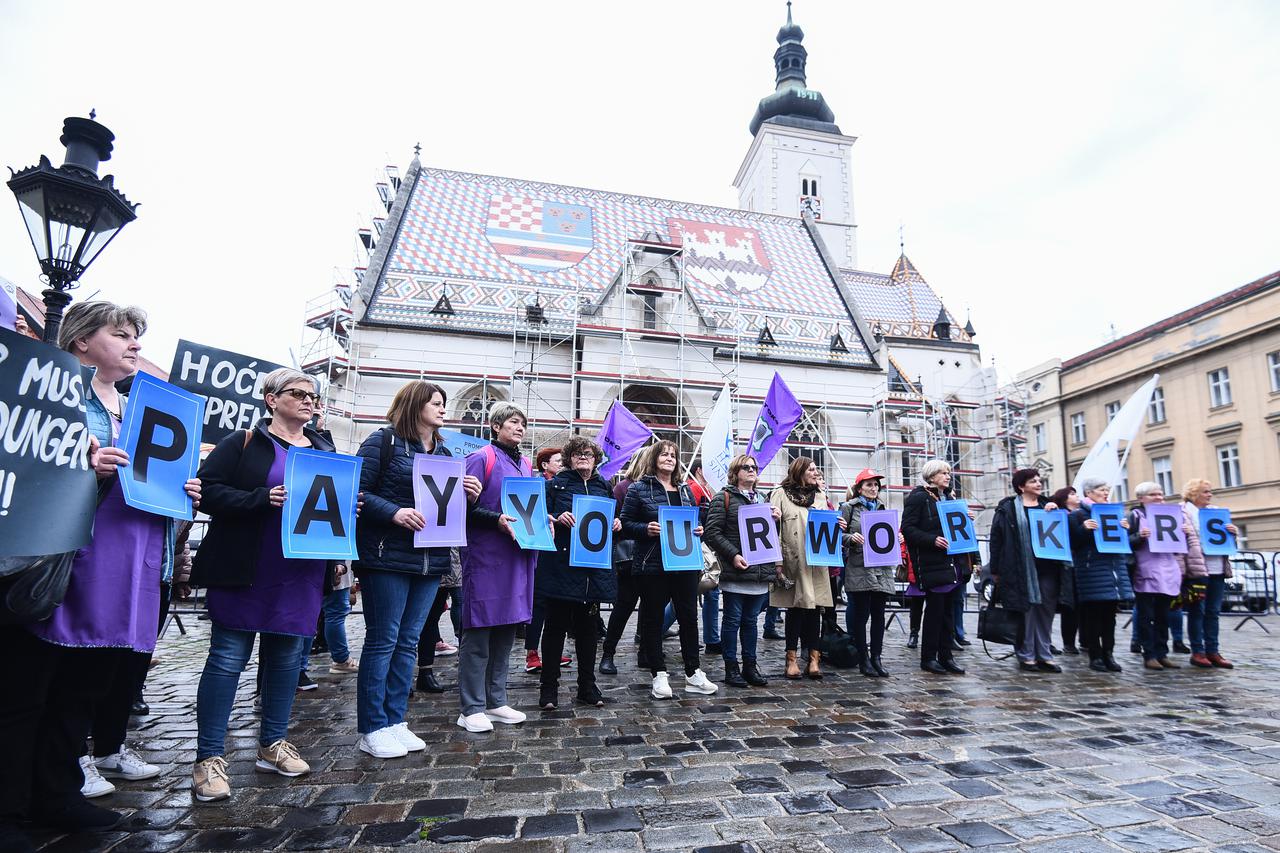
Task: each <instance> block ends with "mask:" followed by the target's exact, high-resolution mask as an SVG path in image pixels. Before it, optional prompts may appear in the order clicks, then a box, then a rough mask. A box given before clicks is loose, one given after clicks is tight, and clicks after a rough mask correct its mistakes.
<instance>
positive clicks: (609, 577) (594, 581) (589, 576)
mask: <svg viewBox="0 0 1280 853" xmlns="http://www.w3.org/2000/svg"><path fill="white" fill-rule="evenodd" d="M574 495H589V496H591V497H595V498H609V500H610V503H612V502H613V490H612V489H610V488H609V484H608V483H606V482H605V480H604V478H603V477H601V476H600V475H599V474H593V475H591V479H590V480H587V481H585V482H584V481H583V479H582V476H581V475H580V474H578V472H577V471H574V470H573V469H572V468H565V469H564V470H563V471H561V472H560V473H559V474H556V475H555V476H554V477H552V478H551V479H550V480H549V481H548V482H547V506H548V508H549V512H550V514H551V515H552V516H554V517H556V518H559V517H560V515H561V513H565V512H572V511H573V496H574ZM616 516H617V507H616V506H615V508H614V511H613V514H611V515H610V516H609V524H610V525H611V526H612V524H613V519H614V518H615V517H616ZM578 521H579V523H581V519H579V520H578ZM554 529H555V534H556V549H555V550H554V551H543V552H542V553H541V554H539V555H538V572H537V574H536V575H535V579H536V584H535V589H536V591H537V594H538V595H541V596H544V597H546V598H557V599H563V600H565V601H577V602H601V601H614V600H616V599H617V597H618V577H617V575H615V574H614V571H613V567H612V566H610V567H609V568H607V569H586V568H581V567H579V566H571V565H569V542H570V539H571V537H572V535H573V530H572V529H571V528H568V527H565V526H564V525H563V524H559V523H557V524H555V525H554ZM614 537H615V538H617V534H614Z"/></svg>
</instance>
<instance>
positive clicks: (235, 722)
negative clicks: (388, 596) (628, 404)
mask: <svg viewBox="0 0 1280 853" xmlns="http://www.w3.org/2000/svg"><path fill="white" fill-rule="evenodd" d="M1238 618H1239V617H1232V618H1227V619H1224V622H1223V631H1224V633H1223V647H1224V652H1225V653H1226V654H1227V656H1228V657H1230V658H1232V659H1233V660H1234V661H1235V662H1236V663H1237V668H1236V669H1235V670H1233V671H1221V670H1210V671H1204V670H1196V669H1192V668H1190V667H1189V666H1187V665H1186V661H1187V657H1186V656H1185V655H1183V656H1174V659H1176V660H1179V661H1180V662H1182V663H1183V664H1184V667H1183V668H1182V669H1179V670H1170V671H1165V672H1147V671H1144V670H1143V669H1142V667H1141V660H1140V658H1138V657H1137V656H1134V655H1131V654H1129V653H1128V652H1127V648H1128V642H1127V639H1128V638H1127V633H1126V632H1123V631H1118V632H1117V633H1118V634H1121V635H1123V637H1124V642H1123V643H1122V647H1123V649H1124V653H1123V654H1120V655H1117V659H1118V660H1119V661H1120V662H1121V663H1122V664H1123V665H1124V667H1125V671H1124V672H1123V673H1121V674H1118V675H1104V674H1098V673H1094V672H1092V671H1090V670H1089V669H1088V668H1087V663H1088V661H1087V659H1083V658H1081V657H1071V656H1063V657H1062V658H1061V662H1062V663H1063V665H1064V668H1065V670H1066V671H1065V672H1064V673H1062V674H1061V675H1049V674H1033V673H1021V672H1018V671H1016V669H1015V667H1014V665H1013V664H1012V662H1011V660H1008V661H996V660H992V659H990V658H988V657H987V656H986V655H985V654H984V653H983V652H982V648H981V645H980V644H978V645H975V646H973V647H970V648H969V649H968V650H966V651H964V652H962V653H959V654H958V655H957V660H958V661H959V662H960V663H961V664H962V665H964V666H966V667H967V668H968V674H967V675H964V676H934V675H929V674H927V673H923V672H921V671H920V669H919V666H918V658H916V657H914V656H913V654H914V653H913V652H911V651H910V650H908V649H906V648H905V640H906V637H905V635H904V634H902V633H900V632H899V629H898V627H897V626H893V627H891V628H890V630H889V633H888V634H887V636H886V647H887V648H886V654H885V655H884V663H885V666H886V667H887V668H888V669H889V670H890V672H891V673H892V677H890V678H887V679H868V678H863V677H862V676H860V675H858V674H857V673H856V671H854V670H831V669H830V668H827V669H826V674H827V677H826V678H824V679H823V680H822V681H821V682H813V681H808V680H805V681H802V682H791V681H786V680H785V679H783V678H782V657H783V648H782V646H783V644H782V643H781V642H777V641H764V640H762V641H761V660H762V665H763V668H764V669H765V672H766V675H768V676H769V678H770V684H769V686H768V687H763V688H752V689H743V690H737V689H732V688H728V687H725V686H724V685H721V688H720V692H719V694H717V695H715V696H711V697H701V696H699V697H689V698H683V697H684V694H682V693H681V692H680V687H681V686H682V684H683V681H682V679H680V678H678V677H674V676H673V678H672V686H673V688H675V690H676V698H675V699H674V700H668V701H658V700H654V699H651V698H650V697H649V693H648V677H647V675H642V674H640V673H639V672H638V671H637V669H636V667H635V654H634V651H635V647H634V646H633V645H631V641H630V637H629V635H628V637H627V638H626V639H624V641H623V646H622V648H621V649H620V652H621V653H620V654H619V656H618V658H617V661H618V665H619V668H620V670H621V672H620V673H619V674H618V675H616V676H600V685H601V688H602V689H603V690H604V692H605V693H606V695H607V696H609V697H610V698H612V699H615V700H617V701H616V702H615V703H614V704H610V705H607V706H606V707H605V708H602V709H596V708H581V707H574V706H573V705H572V704H571V701H570V700H571V693H570V692H569V691H570V689H571V687H572V680H573V679H574V677H575V671H576V670H575V668H573V667H571V668H569V669H568V670H566V672H565V681H564V683H562V695H561V705H560V710H557V711H553V712H539V711H537V710H535V708H534V706H535V704H536V701H537V680H536V679H537V676H534V675H526V674H525V672H524V667H523V661H524V657H523V652H522V651H521V652H519V653H518V654H517V653H513V655H512V658H511V665H512V674H511V680H510V684H511V689H512V699H513V702H512V704H513V705H515V706H516V707H518V708H520V709H522V710H525V711H526V712H528V714H529V720H528V721H527V722H526V723H524V724H523V725H520V726H514V727H508V726H499V727H498V731H495V732H493V733H492V734H468V733H466V732H464V731H463V730H461V729H459V728H457V727H456V726H455V725H454V720H455V719H456V717H457V714H458V706H457V697H456V694H455V693H453V692H447V693H445V694H443V695H426V696H424V695H422V694H415V695H414V697H413V698H412V700H411V703H410V710H409V723H410V726H411V728H412V729H413V730H414V731H415V732H416V733H417V734H418V735H419V736H420V737H422V738H423V739H424V740H425V741H426V742H427V749H426V751H425V752H420V753H411V754H410V756H409V757H407V758H401V759H395V760H389V761H382V760H378V759H375V758H372V757H370V756H367V755H365V754H363V753H360V752H357V751H356V749H355V746H354V743H355V737H356V735H355V678H354V676H332V675H329V674H328V672H327V671H328V657H327V656H317V657H313V658H312V675H313V677H314V678H315V679H316V681H318V682H319V683H320V687H319V689H318V690H315V691H312V692H309V693H300V694H298V699H297V702H296V703H295V705H294V713H293V721H292V727H291V732H290V740H291V741H292V742H293V743H294V744H295V745H296V746H297V747H298V748H299V750H300V751H301V753H302V755H303V757H304V758H305V759H306V760H307V761H308V762H310V764H311V766H312V772H311V774H309V775H307V776H304V777H301V778H298V779H286V778H284V777H280V776H274V775H267V774H263V773H258V772H255V771H254V769H253V757H254V751H255V749H256V746H257V738H256V720H255V715H254V711H253V699H252V693H251V691H252V689H253V673H252V670H250V672H247V673H246V675H245V677H244V679H243V683H242V686H241V691H240V694H239V698H238V700H237V703H236V707H235V713H234V715H233V718H232V724H231V734H230V737H229V738H228V744H227V747H228V754H227V757H228V760H229V762H230V772H231V782H232V786H233V794H232V798H231V800H230V801H224V802H222V803H212V804H195V803H193V801H192V799H191V796H190V793H189V782H190V775H189V771H190V762H191V761H192V759H193V755H194V750H195V692H196V684H197V681H198V679H199V674H200V669H201V667H202V666H203V663H204V654H205V650H206V648H207V636H208V635H207V625H208V623H207V622H198V621H195V620H194V619H192V618H190V617H188V618H187V620H186V624H187V627H188V630H189V633H188V634H187V635H186V636H183V637H180V636H179V635H178V634H177V631H176V630H171V631H170V633H169V634H168V636H166V638H165V639H164V640H163V641H162V643H161V647H160V650H159V653H160V655H161V657H162V659H161V661H160V663H159V664H158V665H157V666H156V668H155V669H154V670H153V671H152V674H151V679H150V682H149V684H148V688H147V699H148V701H149V702H150V705H151V714H150V715H149V716H147V717H143V718H138V719H137V720H136V721H135V722H136V723H137V726H136V729H135V731H134V732H133V740H134V742H135V743H136V744H137V745H138V746H139V747H140V748H141V749H142V751H143V753H144V754H145V755H146V756H148V757H149V759H150V760H152V761H153V762H156V763H158V764H161V765H162V766H164V768H165V770H164V773H163V774H162V775H161V776H160V778H158V779H153V780H149V781H146V782H132V783H131V782H121V783H118V786H119V787H118V790H117V792H116V793H114V794H112V795H110V796H108V797H105V798H102V799H100V800H96V801H95V802H97V803H98V804H101V805H104V806H108V807H111V808H116V809H119V810H121V811H124V812H126V813H128V817H127V819H126V821H125V822H124V824H123V825H122V826H121V827H120V829H119V830H118V831H114V832H111V833H106V834H103V835H98V836H91V835H85V836H70V837H55V836H40V837H39V841H40V842H41V843H43V844H46V846H45V848H44V849H46V850H49V851H58V853H66V851H77V850H108V849H109V850H112V851H121V853H123V851H151V850H183V851H189V850H336V849H358V850H379V849H390V848H403V847H406V846H408V847H412V846H417V847H418V848H420V849H422V850H426V851H437V850H438V851H446V850H457V851H490V850H511V851H517V850H518V851H529V853H541V851H547V852H548V853H550V852H551V851H574V852H575V853H576V852H577V851H583V852H584V853H585V852H586V851H592V853H595V852H596V851H600V853H603V851H638V850H698V851H704V853H711V852H712V851H714V853H738V851H743V853H747V851H759V852H760V853H773V852H774V851H778V853H781V851H835V852H836V853H843V851H861V850H902V851H908V853H925V851H945V850H967V849H975V848H976V849H988V848H996V849H1002V850H1033V851H1036V853H1053V851H1070V853H1085V852H1086V851H1094V850H1136V851H1165V850H1188V851H1191V850H1205V851H1208V850H1212V851H1223V853H1237V852H1238V853H1244V851H1263V850H1274V849H1280V691H1278V690H1277V685H1278V684H1280V678H1278V676H1280V653H1277V651H1276V643H1275V642H1274V641H1273V637H1272V636H1269V635H1267V634H1264V633H1263V631H1262V630H1260V629H1259V627H1258V626H1257V625H1253V624H1249V625H1246V626H1245V627H1244V629H1243V630H1241V631H1238V632H1237V631H1233V630H1231V629H1232V628H1234V626H1235V625H1236V623H1237V621H1238ZM973 619H974V616H973V614H970V615H969V621H970V623H971V629H972V622H973ZM1270 619H1271V620H1274V621H1270V620H1268V622H1267V624H1268V625H1269V626H1270V627H1272V628H1273V630H1274V629H1275V627H1277V626H1280V619H1276V618H1275V617H1270ZM443 621H444V622H445V623H447V622H448V620H447V619H445V620H443ZM349 626H350V631H351V637H352V640H353V647H354V648H355V649H356V651H357V654H358V649H359V644H360V633H361V632H360V627H361V626H360V619H359V617H358V616H353V617H352V618H351V620H350V622H349ZM1275 636H1280V631H1278V632H1277V634H1276V635H1275ZM1004 650H1005V649H993V651H1004ZM668 653H669V655H671V658H669V659H671V660H674V658H675V655H676V646H675V644H674V643H669V644H668ZM454 660H456V658H442V659H439V660H438V661H437V672H438V673H439V675H440V677H441V680H442V681H444V682H445V683H446V684H447V685H450V686H452V685H453V684H455V683H456V682H455V679H454V664H453V661H454ZM704 666H705V668H706V670H707V672H708V674H709V675H710V676H711V678H712V679H713V680H714V681H717V682H718V681H720V679H721V678H722V676H723V669H722V667H721V665H720V662H719V661H718V660H715V661H706V662H705V663H704Z"/></svg>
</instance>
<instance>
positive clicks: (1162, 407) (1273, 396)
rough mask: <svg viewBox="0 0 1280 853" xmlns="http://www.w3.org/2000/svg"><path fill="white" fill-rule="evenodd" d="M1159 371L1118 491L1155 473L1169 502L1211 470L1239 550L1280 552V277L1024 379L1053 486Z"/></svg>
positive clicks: (1032, 446) (1033, 445)
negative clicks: (1235, 530)
mask: <svg viewBox="0 0 1280 853" xmlns="http://www.w3.org/2000/svg"><path fill="white" fill-rule="evenodd" d="M1153 373H1158V374H1160V382H1159V385H1158V387H1157V388H1156V393H1155V396H1154V398H1153V399H1152V401H1151V405H1150V406H1149V407H1148V410H1147V417H1146V419H1145V421H1144V423H1143V426H1142V429H1141V430H1140V431H1139V433H1138V436H1137V438H1136V439H1135V440H1134V442H1133V444H1132V446H1131V447H1130V449H1129V456H1128V461H1127V463H1126V466H1125V473H1124V479H1123V480H1122V482H1121V483H1120V484H1119V490H1120V493H1121V496H1122V497H1123V498H1124V499H1125V500H1131V499H1132V497H1133V488H1134V487H1135V486H1136V485H1137V484H1138V483H1140V482H1143V481H1147V480H1151V481H1155V482H1157V483H1160V484H1161V486H1163V488H1164V491H1165V493H1166V494H1167V495H1169V496H1170V497H1171V498H1172V497H1173V496H1175V495H1178V494H1179V493H1180V492H1181V490H1182V486H1183V484H1184V483H1185V482H1186V481H1187V480H1189V479H1191V478H1193V477H1204V478H1205V479H1207V480H1209V481H1210V482H1211V483H1213V485H1214V503H1215V504H1217V505H1220V506H1225V507H1227V508H1229V509H1230V510H1231V511H1232V517H1233V519H1234V520H1235V521H1236V523H1237V524H1238V525H1239V527H1240V528H1241V531H1242V543H1241V544H1242V545H1243V546H1244V547H1247V548H1252V549H1256V550H1260V551H1275V550H1280V272H1277V273H1273V274H1272V275H1269V276H1265V277H1263V278H1261V279H1258V280H1257V281H1253V282H1250V283H1249V284H1246V285H1244V286H1242V287H1238V288H1236V289H1235V290H1232V291H1230V292H1228V293H1224V294H1222V295H1221V296H1219V297H1216V298H1214V299H1211V300H1209V301H1207V302H1204V303H1201V304H1200V305H1197V306H1195V307H1193V308H1190V309H1188V310H1186V311H1183V312H1181V313H1179V314H1176V315H1173V316H1171V317H1167V318H1165V319H1164V320H1161V321H1160V322H1158V323H1154V324H1152V325H1150V326H1148V327H1146V328H1144V329H1140V330H1138V331H1136V332H1134V333H1132V334H1130V335H1126V336H1125V337H1122V338H1120V339H1118V340H1116V341H1112V342H1110V343H1108V344H1105V345H1103V346H1101V347H1098V348H1096V349H1093V350H1090V351H1089V352H1086V353H1083V354H1082V355H1079V356H1076V357H1074V358H1070V359H1067V360H1066V361H1063V362H1061V363H1060V364H1059V363H1057V362H1056V361H1053V362H1047V363H1045V364H1042V365H1039V366H1038V367H1035V368H1032V369H1031V370H1028V371H1025V372H1024V373H1023V374H1021V375H1020V376H1019V377H1018V382H1017V386H1018V388H1019V389H1020V391H1021V393H1022V394H1023V395H1024V396H1025V397H1026V399H1027V400H1028V417H1027V423H1028V441H1027V454H1028V459H1029V462H1030V464H1032V465H1035V466H1036V467H1037V468H1040V469H1041V471H1042V472H1044V473H1045V476H1046V479H1048V480H1049V482H1050V484H1051V486H1052V487H1053V488H1058V487H1060V486H1062V485H1066V484H1068V483H1070V481H1071V479H1072V477H1074V476H1075V472H1076V471H1077V470H1079V467H1080V464H1081V463H1082V462H1083V461H1084V458H1085V456H1086V455H1087V454H1088V452H1089V448H1090V447H1091V446H1092V445H1093V443H1094V442H1095V441H1096V440H1097V439H1098V436H1099V435H1100V434H1101V433H1102V431H1103V429H1104V428H1105V427H1106V425H1107V423H1108V422H1109V420H1110V418H1111V416H1112V415H1113V414H1114V412H1115V411H1117V410H1118V409H1119V408H1120V406H1121V405H1123V404H1124V402H1125V401H1126V400H1127V399H1128V398H1129V396H1130V395H1131V394H1133V392H1134V391H1136V390H1137V389H1138V388H1139V386H1141V385H1142V384H1143V383H1144V382H1145V381H1146V380H1147V379H1149V378H1150V377H1151V375H1152V374H1153Z"/></svg>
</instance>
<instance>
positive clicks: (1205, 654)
mask: <svg viewBox="0 0 1280 853" xmlns="http://www.w3.org/2000/svg"><path fill="white" fill-rule="evenodd" d="M1212 500H1213V484H1212V483H1210V482H1209V481H1208V480H1205V479H1203V478H1199V477H1197V478H1195V479H1193V480H1188V481H1187V483H1186V485H1184V486H1183V487H1182V501H1183V503H1182V512H1183V514H1184V515H1185V516H1186V517H1187V520H1188V521H1189V522H1190V526H1191V528H1192V529H1193V530H1194V531H1196V535H1194V536H1188V537H1187V547H1188V548H1189V549H1190V548H1194V549H1195V550H1196V551H1199V552H1200V555H1201V557H1203V559H1204V567H1205V573H1206V577H1205V578H1204V584H1205V592H1204V598H1202V599H1199V600H1197V601H1192V602H1190V603H1188V604H1187V605H1186V606H1185V607H1184V608H1183V609H1184V610H1186V611H1187V634H1188V635H1189V636H1188V639H1190V640H1191V665H1192V666H1197V667H1200V668H1201V669H1208V668H1210V667H1217V668H1219V669H1233V668H1234V665H1233V664H1232V663H1231V661H1229V660H1227V659H1226V658H1224V657H1223V656H1222V653H1221V652H1220V651H1219V650H1218V616H1219V614H1220V613H1221V611H1222V597H1223V594H1224V592H1225V590H1226V583H1227V578H1229V577H1231V561H1230V560H1228V559H1227V558H1226V557H1224V556H1221V555H1210V554H1205V553H1204V544H1203V543H1202V542H1201V541H1200V536H1199V531H1200V510H1202V509H1216V507H1213V506H1212V505H1211V501H1212ZM1227 532H1228V533H1230V534H1231V535H1232V536H1236V535H1238V534H1239V532H1240V531H1239V530H1238V529H1237V528H1236V526H1235V525H1234V524H1228V525H1227Z"/></svg>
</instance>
